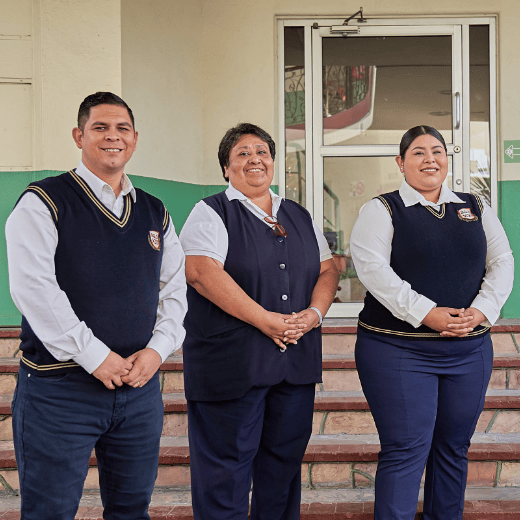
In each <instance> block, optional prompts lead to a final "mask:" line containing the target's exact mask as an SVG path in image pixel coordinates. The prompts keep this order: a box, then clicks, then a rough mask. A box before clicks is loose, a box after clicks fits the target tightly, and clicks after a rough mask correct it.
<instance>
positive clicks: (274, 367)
mask: <svg viewBox="0 0 520 520" xmlns="http://www.w3.org/2000/svg"><path fill="white" fill-rule="evenodd" d="M204 202H205V203H206V204H207V205H208V206H210V207H211V208H213V209H214V210H215V211H216V213H217V214H218V215H219V216H220V218H221V219H222V221H223V222H224V225H225V226H226V229H227V231H228V236H229V246H228V253H227V257H226V262H225V264H224V269H225V270H226V271H227V272H228V273H229V274H230V275H231V277H232V278H233V279H234V280H235V281H236V282H237V283H238V285H240V287H241V288H242V289H243V290H244V291H245V292H246V293H247V294H248V295H249V296H250V297H251V298H252V299H253V300H255V301H256V302H258V303H259V304H260V305H261V306H262V307H263V308H264V309H267V310H268V311H272V312H279V313H284V314H290V313H291V312H292V311H296V312H298V311H301V310H303V309H305V308H307V307H308V306H309V304H310V300H311V293H312V290H313V289H314V286H315V285H316V282H317V280H318V276H319V273H320V254H319V249H318V244H317V241H316V235H315V234H314V230H313V226H312V220H311V217H310V215H309V213H308V212H307V211H306V210H305V209H304V208H302V207H301V206H299V205H298V204H296V203H294V202H292V201H288V200H286V201H283V202H282V204H281V207H280V210H279V211H278V221H279V222H280V223H281V224H282V225H283V226H284V228H285V229H286V230H287V238H283V237H277V236H276V235H275V234H274V233H273V231H272V230H271V229H270V228H269V227H268V226H267V225H266V224H265V223H263V222H262V221H260V219H258V217H256V216H254V215H253V214H252V213H251V212H250V211H249V210H248V209H247V208H245V207H244V205H243V204H242V203H241V202H240V201H238V200H232V201H229V200H228V198H227V196H226V195H225V193H224V192H222V193H219V194H217V195H213V196H211V197H208V198H206V199H204ZM184 325H185V329H186V339H185V341H184V346H183V356H184V380H185V392H186V397H187V398H188V399H191V400H196V401H216V400H224V399H235V398H238V397H241V396H243V395H244V394H245V393H246V392H247V391H248V390H249V389H251V388H252V387H253V386H270V385H273V384H277V383H280V382H281V381H283V380H285V381H287V382H289V383H291V384H307V383H317V382H320V381H321V330H320V329H318V328H317V329H313V330H311V331H309V332H308V333H307V334H305V335H304V336H303V337H302V338H301V339H300V340H298V344H297V345H289V346H288V348H287V351H286V352H285V353H281V352H280V351H279V349H278V347H277V346H276V344H275V343H274V342H273V340H272V339H270V338H269V337H267V336H265V335H264V334H263V333H262V332H260V330H259V329H257V328H255V327H253V326H252V325H249V324H247V323H245V322H243V321H241V320H238V319H237V318H235V317H233V316H231V315H229V314H227V313H225V312H224V311H222V310H221V309H220V308H219V307H217V306H216V305H214V304H213V303H211V302H210V301H209V300H207V299H206V298H204V297H203V296H201V295H200V294H199V293H197V291H196V290H195V289H193V288H192V287H190V286H188V313H187V315H186V318H185V321H184Z"/></svg>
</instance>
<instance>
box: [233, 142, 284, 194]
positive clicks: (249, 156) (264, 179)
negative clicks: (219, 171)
mask: <svg viewBox="0 0 520 520" xmlns="http://www.w3.org/2000/svg"><path fill="white" fill-rule="evenodd" d="M224 172H225V177H226V178H227V179H229V180H230V181H231V184H232V185H233V186H234V187H235V188H236V189H237V190H239V191H241V192H242V193H243V194H244V195H245V196H246V197H257V196H259V195H262V194H263V193H265V192H267V191H268V190H269V186H270V185H271V181H272V180H273V174H274V161H273V159H272V157H271V153H270V152H269V146H268V145H267V143H266V142H265V141H262V139H260V138H259V137H257V136H256V135H253V134H246V135H243V136H242V137H241V138H240V139H239V140H238V141H237V143H236V144H235V146H233V148H231V151H230V152H229V165H228V166H224Z"/></svg>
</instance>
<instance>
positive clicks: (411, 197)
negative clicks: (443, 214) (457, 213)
mask: <svg viewBox="0 0 520 520" xmlns="http://www.w3.org/2000/svg"><path fill="white" fill-rule="evenodd" d="M399 195H401V199H402V200H403V203H404V205H405V207H408V206H413V205H414V204H417V203H419V204H421V206H433V207H434V208H439V206H441V205H442V204H446V203H449V202H455V203H458V204H464V203H465V201H463V200H462V199H461V198H460V197H458V196H457V195H455V193H453V192H452V191H451V190H450V189H449V188H448V187H447V186H446V185H445V184H443V185H442V186H441V194H440V196H439V200H438V201H437V204H435V203H434V202H431V201H429V200H426V199H425V198H424V196H423V195H421V194H420V193H419V192H418V191H417V190H415V189H414V188H412V187H411V186H410V185H409V184H408V183H407V182H406V181H403V183H402V184H401V187H400V188H399Z"/></svg>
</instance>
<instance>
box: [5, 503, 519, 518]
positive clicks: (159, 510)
mask: <svg viewBox="0 0 520 520" xmlns="http://www.w3.org/2000/svg"><path fill="white" fill-rule="evenodd" d="M418 511H419V512H418V513H417V514H416V515H415V520H421V519H422V514H421V513H420V512H421V511H422V502H419V506H418ZM519 511H520V500H511V501H498V500H483V501H481V500H471V501H466V502H464V515H463V519H464V520H518V515H519ZM148 512H149V514H150V518H151V520H193V513H192V508H191V506H186V505H176V506H174V505H172V506H151V507H150V508H149V510H148ZM102 514H103V510H102V508H101V507H80V508H79V510H78V513H77V514H76V517H75V520H103V516H102ZM300 515H301V517H300V518H301V520H372V519H373V518H374V506H373V504H372V503H367V502H362V503H352V502H351V503H349V502H333V503H319V502H312V503H310V504H302V505H301V507H300ZM0 520H20V513H19V512H18V511H12V510H11V511H4V512H0Z"/></svg>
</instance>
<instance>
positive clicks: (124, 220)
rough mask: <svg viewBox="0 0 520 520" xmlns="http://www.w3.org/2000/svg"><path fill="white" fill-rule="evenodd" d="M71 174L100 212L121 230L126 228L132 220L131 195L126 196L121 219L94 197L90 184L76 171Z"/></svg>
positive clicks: (71, 171)
mask: <svg viewBox="0 0 520 520" xmlns="http://www.w3.org/2000/svg"><path fill="white" fill-rule="evenodd" d="M69 173H70V174H71V175H72V178H73V179H74V180H75V181H76V182H77V183H78V184H79V185H80V186H81V187H82V188H83V191H84V192H85V193H86V194H87V196H88V197H89V199H90V200H91V201H92V202H93V203H94V204H95V205H96V206H97V207H98V208H99V210H100V211H101V212H102V213H103V214H104V215H105V216H106V217H108V218H109V219H110V220H111V221H112V222H113V223H114V224H116V225H117V226H119V227H120V228H124V227H125V226H126V224H127V223H128V220H129V218H130V213H131V211H132V204H131V201H130V194H129V193H128V194H127V195H125V208H124V210H123V214H122V215H121V218H120V219H119V218H117V217H116V216H115V215H114V214H113V213H112V212H111V211H109V210H108V209H107V208H106V207H105V206H104V205H103V204H102V203H101V202H100V201H99V199H98V198H97V197H96V196H95V195H94V193H92V190H91V189H90V188H89V186H88V184H87V183H86V182H85V181H84V180H83V179H82V178H81V177H80V176H79V175H78V174H77V173H76V172H75V171H74V170H70V171H69Z"/></svg>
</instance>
